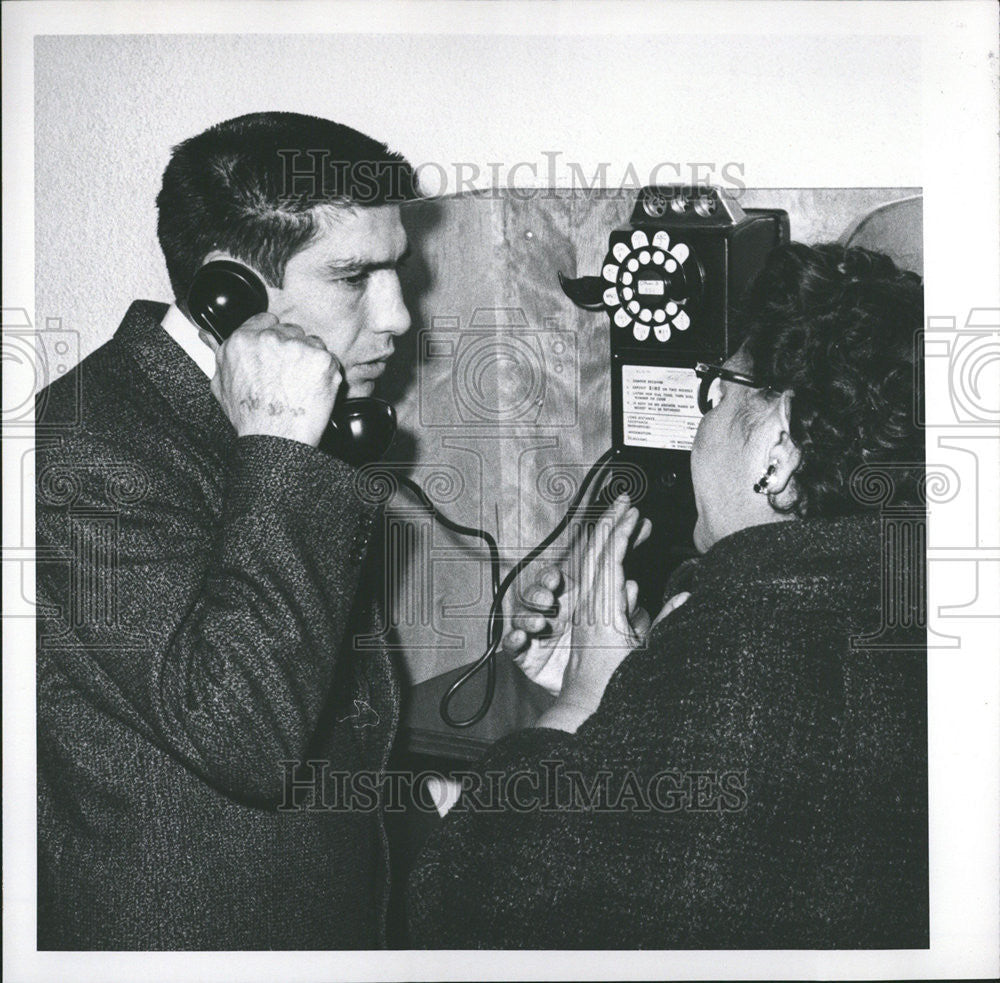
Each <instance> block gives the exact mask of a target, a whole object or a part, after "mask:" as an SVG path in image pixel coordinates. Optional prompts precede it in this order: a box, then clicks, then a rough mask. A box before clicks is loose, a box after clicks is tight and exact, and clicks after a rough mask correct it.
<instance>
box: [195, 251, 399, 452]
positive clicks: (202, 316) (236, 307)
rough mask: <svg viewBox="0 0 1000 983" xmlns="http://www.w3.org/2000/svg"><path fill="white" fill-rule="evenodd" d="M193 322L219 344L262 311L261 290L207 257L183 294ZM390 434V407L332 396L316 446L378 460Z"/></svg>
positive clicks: (243, 269)
mask: <svg viewBox="0 0 1000 983" xmlns="http://www.w3.org/2000/svg"><path fill="white" fill-rule="evenodd" d="M187 303H188V311H189V313H190V314H191V317H192V319H193V320H194V322H195V324H197V325H198V327H200V328H204V329H205V330H206V331H208V333H209V334H211V335H212V337H213V338H215V340H216V341H218V342H219V343H220V344H221V343H222V342H223V341H225V340H226V338H228V337H229V336H230V335H231V334H232V333H233V332H234V331H235V330H236V329H237V328H238V327H239V326H240V325H241V324H242V323H243V322H244V321H246V320H247V319H249V318H251V317H253V316H254V315H255V314H262V313H263V312H264V311H266V310H267V290H266V289H265V287H264V284H263V283H262V282H261V279H260V277H259V276H257V274H256V273H254V272H253V270H251V269H250V268H249V267H247V266H244V265H243V264H242V263H237V262H234V261H233V260H228V259H217V260H212V262H210V263H206V264H205V265H204V266H203V267H202V268H201V269H200V270H198V272H197V273H196V274H195V277H194V280H193V282H192V283H191V289H190V290H189V291H188V297H187ZM395 435H396V411H395V409H393V407H392V405H391V404H389V403H387V402H386V401H385V400H383V399H375V398H374V397H371V396H363V397H354V398H351V399H341V398H339V397H338V399H337V403H336V405H335V406H334V408H333V414H332V415H331V417H330V424H329V426H328V427H327V428H326V432H325V433H324V434H323V438H322V440H321V441H320V445H319V446H320V448H321V449H322V450H324V451H326V452H327V453H329V454H332V455H333V456H334V457H338V458H340V459H341V460H344V461H347V462H348V463H350V464H369V463H371V462H373V461H378V460H380V459H381V458H382V457H383V456H384V454H385V452H386V451H387V450H388V449H389V445H390V444H391V443H392V439H393V437H394V436H395Z"/></svg>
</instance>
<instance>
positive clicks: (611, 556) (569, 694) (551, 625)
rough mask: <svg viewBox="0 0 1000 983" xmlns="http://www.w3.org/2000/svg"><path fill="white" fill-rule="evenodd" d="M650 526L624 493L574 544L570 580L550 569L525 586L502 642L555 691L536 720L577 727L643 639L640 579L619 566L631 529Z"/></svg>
mask: <svg viewBox="0 0 1000 983" xmlns="http://www.w3.org/2000/svg"><path fill="white" fill-rule="evenodd" d="M637 527H638V532H636V529H637ZM651 530H652V526H651V524H650V522H649V520H648V519H647V520H643V521H642V522H641V524H640V522H639V513H638V511H637V510H636V509H633V508H630V507H629V501H628V498H627V497H626V496H622V497H620V498H619V499H618V500H616V502H615V503H614V505H612V506H611V508H610V509H608V511H607V512H606V513H605V514H604V515H603V516H602V517H601V520H600V522H599V523H598V525H597V528H596V529H595V530H594V532H593V535H592V536H591V537H590V540H589V541H588V542H587V543H586V544H581V545H580V546H579V547H578V549H577V550H576V554H575V556H574V559H575V561H576V562H575V563H574V564H573V568H574V570H575V572H576V579H575V580H573V579H571V578H569V577H568V576H567V575H566V574H565V573H564V572H563V571H562V570H560V569H559V568H558V567H548V568H546V569H545V570H543V571H542V573H541V575H540V578H539V581H538V582H537V583H535V584H534V585H532V587H530V588H529V589H528V590H527V591H525V594H524V597H523V604H524V607H522V609H521V610H519V611H518V613H517V614H516V615H515V617H514V628H513V629H512V630H511V631H510V632H508V634H507V635H506V636H505V638H504V643H503V644H504V651H505V652H506V653H507V654H508V655H511V656H513V657H515V658H516V659H517V660H518V663H519V665H521V667H522V669H524V670H525V672H526V673H527V674H528V675H529V677H530V678H535V679H537V681H539V682H540V683H541V684H542V685H545V686H546V688H547V689H549V690H550V692H558V693H559V698H558V699H557V701H556V703H555V705H554V706H553V707H551V708H550V709H549V710H548V711H546V712H545V713H544V714H543V715H542V717H541V718H540V719H539V720H538V721H537V723H536V726H538V727H557V728H559V729H562V730H567V731H570V732H573V731H575V730H576V729H577V727H579V725H580V724H581V723H582V722H583V721H584V720H586V719H587V717H589V716H590V714H591V713H593V711H594V710H595V709H596V707H597V705H598V704H599V703H600V701H601V697H602V696H603V694H604V688H605V686H606V685H607V683H608V680H609V679H610V678H611V674H612V673H613V672H614V671H615V669H617V668H618V665H619V664H620V663H621V661H622V660H623V659H624V658H625V656H626V655H628V653H629V652H631V651H632V649H633V648H636V647H637V646H639V645H642V644H644V643H645V640H646V636H647V634H648V632H649V629H650V618H649V615H648V614H647V613H646V611H644V610H643V609H642V608H640V607H639V606H638V604H637V597H638V593H639V588H638V585H637V584H636V583H635V582H634V581H626V580H625V575H624V571H623V568H622V564H623V561H624V559H625V553H626V551H627V550H628V547H629V541H630V539H631V538H632V536H633V534H635V545H638V544H639V543H641V542H643V541H644V540H645V539H646V538H647V537H648V536H649V534H650V532H651ZM663 614H664V612H661V617H662V616H663ZM553 663H556V665H555V667H554V668H553ZM533 671H534V675H532V672H533ZM544 675H547V676H548V677H550V678H549V679H548V680H546V679H545V678H543V676H544ZM553 681H554V685H547V683H552V682H553Z"/></svg>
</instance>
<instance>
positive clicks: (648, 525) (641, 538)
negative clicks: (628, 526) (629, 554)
mask: <svg viewBox="0 0 1000 983" xmlns="http://www.w3.org/2000/svg"><path fill="white" fill-rule="evenodd" d="M652 532H653V523H652V522H650V520H649V519H643V520H642V522H641V523H640V524H639V531H638V532H637V533H636V534H635V542H634V543H632V548H633V549H635V547H637V546H642V544H643V543H644V542H646V540H647V539H649V537H650V536H651V535H652Z"/></svg>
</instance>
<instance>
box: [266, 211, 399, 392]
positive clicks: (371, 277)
mask: <svg viewBox="0 0 1000 983" xmlns="http://www.w3.org/2000/svg"><path fill="white" fill-rule="evenodd" d="M314 215H315V218H316V221H317V227H318V231H317V234H316V237H315V238H314V239H313V240H312V241H311V242H310V243H309V244H308V245H307V246H306V247H305V248H303V249H301V250H300V251H299V252H297V253H296V254H295V255H294V256H292V258H291V259H290V260H289V261H288V264H287V265H286V267H285V276H284V281H283V285H282V286H281V287H280V288H271V287H269V288H268V300H269V304H268V309H269V310H270V311H271V313H272V314H274V315H276V316H277V317H278V319H279V320H281V321H283V322H285V323H288V324H297V325H298V326H299V327H301V328H302V329H303V330H304V331H305V333H306V334H307V335H316V336H317V337H318V338H319V339H320V340H322V342H323V343H324V344H325V345H326V347H327V348H328V349H329V350H330V351H331V352H333V354H334V355H336V356H337V358H339V359H340V361H341V363H342V364H343V366H344V376H345V379H346V381H347V386H348V392H347V395H349V396H369V395H371V393H372V390H373V389H374V386H375V380H376V379H377V378H378V377H379V376H380V375H381V374H382V373H383V371H385V364H386V361H387V359H388V358H389V356H390V355H392V352H393V348H394V346H395V339H396V338H397V337H398V336H399V335H402V334H405V333H406V331H407V330H409V327H410V314H409V312H408V311H407V309H406V305H405V304H404V303H403V294H402V290H401V289H400V284H399V275H398V272H397V268H398V265H399V262H400V260H401V259H402V258H403V255H404V253H405V252H406V232H405V231H404V230H403V226H402V223H401V222H400V217H399V207H398V206H397V205H379V206H375V207H365V208H361V207H354V208H337V207H330V206H322V207H320V208H317V209H316V210H315V212H314Z"/></svg>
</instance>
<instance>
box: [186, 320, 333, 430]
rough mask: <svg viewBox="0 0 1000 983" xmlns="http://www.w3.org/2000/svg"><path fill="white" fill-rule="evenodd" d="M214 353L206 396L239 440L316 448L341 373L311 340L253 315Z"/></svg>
mask: <svg viewBox="0 0 1000 983" xmlns="http://www.w3.org/2000/svg"><path fill="white" fill-rule="evenodd" d="M201 337H202V339H203V340H204V341H206V342H208V343H209V344H210V345H211V346H212V347H213V348H214V349H215V358H216V373H215V376H214V377H213V379H212V393H213V394H214V395H215V398H216V399H217V400H218V401H219V403H220V404H221V406H222V409H223V412H225V414H226V416H227V417H229V420H230V422H231V423H232V425H233V427H234V428H235V429H236V433H237V435H238V436H240V437H246V436H250V435H251V434H265V435H267V436H271V437H286V438H288V439H289V440H298V441H301V442H302V443H303V444H309V445H311V446H312V447H316V446H317V445H318V444H319V441H320V437H322V436H323V431H324V430H325V429H326V426H327V424H328V423H329V422H330V414H331V413H332V412H333V404H334V401H335V400H336V398H337V391H338V390H339V389H340V386H341V384H342V382H343V371H342V369H341V365H340V362H339V361H338V360H337V358H336V356H335V355H333V354H331V352H330V351H329V350H328V349H327V348H326V346H325V345H324V344H323V342H322V341H321V340H320V339H319V338H317V337H316V336H315V335H307V334H306V333H305V332H304V331H303V330H302V328H300V327H299V326H298V325H295V324H282V323H280V322H279V321H278V319H277V318H276V317H275V316H274V315H273V314H267V313H265V314H257V315H255V316H254V317H252V318H250V320H248V321H247V322H246V323H245V324H243V325H241V326H240V327H239V328H238V329H237V330H236V331H234V332H233V333H232V335H230V336H229V338H227V339H226V341H225V342H223V344H222V345H218V344H216V343H215V342H214V341H213V340H212V339H211V338H210V337H209V336H208V335H207V334H206V333H205V332H204V331H203V332H201Z"/></svg>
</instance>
